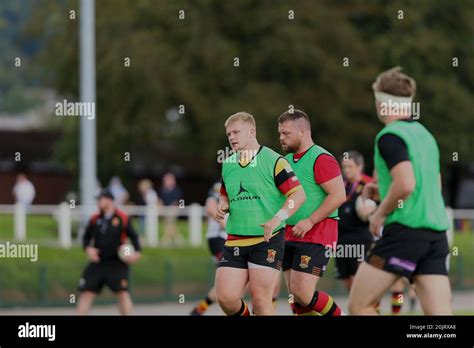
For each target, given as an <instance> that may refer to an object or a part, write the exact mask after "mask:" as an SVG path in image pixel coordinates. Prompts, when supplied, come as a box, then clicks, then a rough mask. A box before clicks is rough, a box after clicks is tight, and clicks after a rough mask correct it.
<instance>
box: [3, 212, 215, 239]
mask: <svg viewBox="0 0 474 348" xmlns="http://www.w3.org/2000/svg"><path fill="white" fill-rule="evenodd" d="M132 225H133V227H134V229H135V231H137V233H138V234H139V235H141V236H144V231H143V226H142V224H141V222H140V219H138V218H133V219H132ZM206 226H207V225H206V223H203V233H204V231H205V230H206ZM78 227H79V223H78V222H77V221H73V222H72V234H73V237H75V236H76V233H77V230H78ZM176 227H177V229H178V231H179V233H180V234H181V236H183V239H184V240H185V241H187V240H188V239H189V228H188V222H187V221H185V220H177V222H176ZM158 230H159V233H158V236H159V238H162V236H163V232H164V230H165V226H164V223H163V221H162V220H159V224H158ZM26 237H27V241H28V242H38V243H41V242H45V241H53V242H55V241H57V240H58V223H57V221H56V220H55V219H54V218H53V217H52V216H49V215H30V214H29V215H27V218H26ZM13 238H14V224H13V215H7V214H0V242H1V241H7V240H9V241H11V240H13Z"/></svg>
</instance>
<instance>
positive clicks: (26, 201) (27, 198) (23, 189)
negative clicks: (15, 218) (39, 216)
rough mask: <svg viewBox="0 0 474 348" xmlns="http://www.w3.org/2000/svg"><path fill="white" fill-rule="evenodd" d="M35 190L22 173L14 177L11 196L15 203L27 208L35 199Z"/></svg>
mask: <svg viewBox="0 0 474 348" xmlns="http://www.w3.org/2000/svg"><path fill="white" fill-rule="evenodd" d="M35 195H36V190H35V187H34V186H33V184H32V183H31V181H29V180H28V179H27V178H26V175H25V174H24V173H20V174H18V175H17V177H16V183H15V186H13V196H14V197H15V203H17V204H22V205H24V206H25V207H28V206H30V205H31V203H33V200H34V199H35Z"/></svg>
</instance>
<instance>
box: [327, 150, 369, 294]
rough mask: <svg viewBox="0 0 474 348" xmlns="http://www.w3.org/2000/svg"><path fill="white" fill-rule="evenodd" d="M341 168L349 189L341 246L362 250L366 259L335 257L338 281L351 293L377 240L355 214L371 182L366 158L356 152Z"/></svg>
mask: <svg viewBox="0 0 474 348" xmlns="http://www.w3.org/2000/svg"><path fill="white" fill-rule="evenodd" d="M341 167H342V172H343V176H344V185H345V188H346V197H347V198H346V201H345V202H344V203H343V204H342V205H341V207H340V208H339V217H340V220H339V233H338V244H339V245H350V246H351V247H352V248H351V250H363V251H364V254H363V255H344V257H336V258H335V261H336V267H337V278H338V279H342V281H343V282H344V286H345V287H346V289H347V290H350V289H351V286H352V280H353V278H354V275H355V274H356V271H357V267H358V266H359V263H360V262H361V261H362V258H363V257H364V255H365V252H367V251H368V250H369V247H370V245H371V244H372V242H373V240H374V238H373V236H372V234H371V233H370V231H369V223H368V221H364V220H363V219H361V218H360V213H359V212H358V211H357V210H356V209H357V208H358V207H357V206H356V201H357V199H358V198H359V197H360V195H361V193H362V190H363V189H364V186H365V184H367V183H368V182H370V181H372V178H371V177H370V176H368V175H365V174H364V173H363V170H364V157H363V156H362V155H361V154H360V153H359V152H357V151H354V150H352V151H348V152H347V153H346V154H344V155H343V156H342V159H341Z"/></svg>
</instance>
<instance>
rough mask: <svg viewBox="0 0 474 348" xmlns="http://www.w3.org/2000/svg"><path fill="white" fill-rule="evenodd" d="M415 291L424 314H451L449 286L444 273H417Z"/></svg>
mask: <svg viewBox="0 0 474 348" xmlns="http://www.w3.org/2000/svg"><path fill="white" fill-rule="evenodd" d="M414 282H415V291H416V294H417V295H418V298H419V300H420V303H421V307H422V308H423V312H424V313H425V314H426V315H452V314H453V310H452V307H451V286H450V284H449V278H448V277H447V276H445V275H437V274H432V275H431V274H430V275H417V276H415V277H414Z"/></svg>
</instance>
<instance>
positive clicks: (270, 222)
mask: <svg viewBox="0 0 474 348" xmlns="http://www.w3.org/2000/svg"><path fill="white" fill-rule="evenodd" d="M225 128H226V134H227V137H228V140H229V143H230V145H231V146H232V149H233V150H234V151H235V153H234V154H233V155H231V156H230V157H229V158H227V159H226V160H225V161H224V163H223V165H222V180H223V185H222V189H221V195H220V201H219V205H218V209H217V214H216V218H217V219H219V220H221V219H223V218H224V217H225V215H226V213H227V212H228V213H229V216H228V219H227V225H226V231H227V233H228V237H227V241H226V243H225V246H224V252H223V257H222V258H221V260H220V261H219V265H218V268H217V272H216V295H217V301H218V303H219V305H220V306H221V308H222V310H223V311H224V312H225V313H226V314H227V315H241V316H246V315H249V309H248V306H247V304H246V303H245V302H244V300H243V299H242V295H243V292H244V290H245V288H246V285H247V283H248V287H249V292H250V296H251V299H252V308H253V311H254V313H255V314H256V315H272V314H274V313H275V308H274V306H273V304H272V294H273V292H274V289H275V286H276V283H277V280H278V277H279V276H280V269H281V263H282V260H283V252H284V228H285V220H286V219H288V218H289V217H290V216H291V215H293V213H294V212H295V211H296V210H298V208H299V207H300V206H301V205H302V204H303V203H304V201H305V198H306V197H305V193H304V190H303V188H302V186H301V184H300V183H299V181H298V178H297V177H296V176H295V173H294V172H293V170H292V169H291V166H290V164H289V163H288V161H287V160H286V159H284V158H283V157H282V156H280V155H279V154H278V153H276V152H275V151H273V150H271V149H269V148H268V147H265V146H261V145H260V144H259V143H258V141H257V138H256V126H255V119H254V117H253V116H252V115H250V114H248V113H245V112H239V113H236V114H234V115H232V116H230V117H229V118H228V119H227V121H226V122H225Z"/></svg>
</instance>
